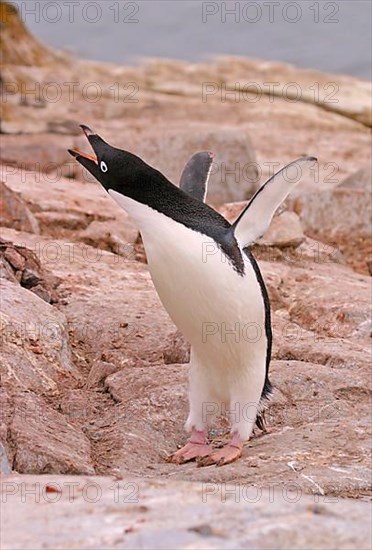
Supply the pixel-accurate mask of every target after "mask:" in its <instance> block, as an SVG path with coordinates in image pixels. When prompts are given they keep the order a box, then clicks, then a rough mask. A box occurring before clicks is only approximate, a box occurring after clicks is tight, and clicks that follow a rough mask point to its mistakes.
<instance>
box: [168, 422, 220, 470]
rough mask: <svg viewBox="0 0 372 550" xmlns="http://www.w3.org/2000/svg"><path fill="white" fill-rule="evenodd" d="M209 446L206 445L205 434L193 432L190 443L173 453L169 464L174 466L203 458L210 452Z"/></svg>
mask: <svg viewBox="0 0 372 550" xmlns="http://www.w3.org/2000/svg"><path fill="white" fill-rule="evenodd" d="M212 450H213V449H212V447H211V445H208V443H207V437H206V432H204V431H201V432H199V431H197V430H193V431H192V434H191V437H190V441H189V442H188V443H186V445H185V446H184V447H182V448H181V449H179V450H178V451H176V452H175V453H173V455H172V456H171V457H170V458H169V462H174V463H175V464H184V463H185V462H189V461H190V460H196V459H197V458H203V457H205V456H207V455H209V454H210V453H211V452H212Z"/></svg>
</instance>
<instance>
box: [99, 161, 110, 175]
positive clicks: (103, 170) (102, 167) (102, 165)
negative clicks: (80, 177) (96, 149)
mask: <svg viewBox="0 0 372 550" xmlns="http://www.w3.org/2000/svg"><path fill="white" fill-rule="evenodd" d="M100 166H101V170H102V172H107V170H108V168H107V164H106V163H105V162H104V161H103V160H101V164H100Z"/></svg>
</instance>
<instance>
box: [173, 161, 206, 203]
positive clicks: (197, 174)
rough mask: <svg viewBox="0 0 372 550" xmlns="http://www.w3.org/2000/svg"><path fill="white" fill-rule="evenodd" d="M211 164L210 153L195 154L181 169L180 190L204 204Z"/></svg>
mask: <svg viewBox="0 0 372 550" xmlns="http://www.w3.org/2000/svg"><path fill="white" fill-rule="evenodd" d="M212 163H213V155H212V153H209V152H208V151H200V152H199V153H195V155H193V156H192V157H191V158H190V160H189V161H188V162H187V163H186V166H185V168H184V169H183V172H182V175H181V179H180V188H181V189H182V190H183V191H185V193H188V194H189V195H191V196H192V197H194V198H195V199H198V200H200V201H201V202H204V200H205V196H206V194H207V184H208V178H209V174H210V172H211V168H212Z"/></svg>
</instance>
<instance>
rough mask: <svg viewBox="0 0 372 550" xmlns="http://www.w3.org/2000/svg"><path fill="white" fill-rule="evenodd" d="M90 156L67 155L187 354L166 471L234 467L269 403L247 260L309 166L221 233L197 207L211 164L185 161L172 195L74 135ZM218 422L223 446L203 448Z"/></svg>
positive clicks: (272, 183)
mask: <svg viewBox="0 0 372 550" xmlns="http://www.w3.org/2000/svg"><path fill="white" fill-rule="evenodd" d="M81 128H82V129H83V131H84V133H85V135H86V137H87V139H88V141H89V143H90V145H91V147H92V149H93V151H94V154H93V155H92V154H87V153H84V152H81V151H79V150H77V149H70V150H69V153H70V154H71V155H72V156H73V157H75V159H76V160H77V161H78V162H79V163H80V164H81V165H82V166H83V167H84V168H86V169H87V170H88V171H89V172H90V173H91V174H92V175H93V176H94V177H95V178H96V179H97V180H98V182H99V183H100V184H101V185H102V186H103V187H104V189H105V190H106V191H107V192H108V194H109V195H110V196H111V197H112V198H113V199H114V200H115V201H116V202H117V203H118V204H119V206H121V207H122V208H123V209H124V210H125V211H126V212H127V213H128V214H129V216H130V217H131V218H132V219H133V221H134V222H135V223H136V225H137V226H138V229H139V231H140V233H141V236H142V240H143V244H144V248H145V251H146V256H147V261H148V267H149V271H150V274H151V277H152V280H153V283H154V286H155V289H156V291H157V293H158V295H159V298H160V300H161V302H162V304H163V305H164V307H165V309H166V310H167V312H168V314H169V316H170V317H171V319H172V320H173V322H174V323H175V325H176V326H177V327H178V328H179V330H180V331H181V332H182V333H183V334H184V336H185V337H186V339H187V340H188V341H189V342H190V344H191V352H190V365H189V414H188V417H187V420H186V425H185V428H186V431H187V432H188V434H189V439H188V441H187V443H186V444H185V445H184V446H183V447H181V448H180V449H178V450H177V451H175V452H174V453H173V454H172V455H171V457H170V461H171V462H174V463H176V464H182V463H185V462H188V461H192V460H196V461H197V463H198V466H208V465H217V466H222V465H224V464H229V463H231V462H233V461H235V460H237V459H238V458H239V457H240V456H241V454H242V450H243V446H244V444H245V442H246V441H247V440H248V439H249V438H250V437H251V435H252V432H253V428H254V426H255V425H256V424H257V425H258V426H259V427H260V428H262V427H263V426H264V417H263V411H264V409H265V406H266V404H267V402H268V400H269V399H270V396H271V394H272V386H271V383H270V379H269V366H270V359H271V348H272V330H271V319H270V303H269V297H268V293H267V290H266V287H265V283H264V280H263V277H262V274H261V272H260V269H259V266H258V264H257V262H256V260H255V258H254V256H253V254H252V252H251V250H250V247H251V245H252V244H253V243H254V242H256V241H257V240H258V239H259V238H260V237H261V236H262V235H263V234H264V232H265V231H266V229H267V228H268V227H269V225H270V222H271V220H272V217H273V215H274V213H275V211H276V210H277V208H278V207H279V205H280V204H281V203H282V202H283V200H284V199H285V198H286V197H287V195H288V194H289V193H290V192H291V190H292V189H293V187H294V186H295V185H296V184H297V183H298V182H299V181H300V179H301V177H302V176H303V175H304V173H305V171H306V172H307V171H308V170H309V169H311V168H312V167H313V165H314V163H316V162H317V159H316V158H315V157H301V158H299V159H297V160H296V161H293V162H291V163H290V164H288V165H287V166H285V167H284V168H282V169H281V170H279V171H278V172H277V173H276V174H274V175H273V176H272V177H270V178H269V179H268V180H267V181H266V182H265V183H264V184H263V185H262V186H261V187H260V188H259V189H258V191H257V192H256V193H255V194H254V195H253V197H252V198H251V199H250V200H249V202H248V203H247V205H246V206H245V208H243V210H242V212H241V213H240V214H239V216H238V217H237V219H236V220H235V221H234V222H233V223H232V224H231V223H230V222H228V221H227V220H226V219H225V218H224V217H223V216H222V215H221V214H219V213H218V212H217V211H216V210H214V209H213V208H211V207H210V206H209V205H207V204H206V203H205V195H206V190H207V183H208V177H209V174H210V170H211V165H212V162H213V157H212V155H211V154H210V153H208V152H205V151H204V152H200V153H197V154H196V155H194V156H193V157H192V158H191V159H190V160H189V162H188V163H187V164H186V166H185V168H184V171H183V174H182V176H181V180H180V186H179V187H178V186H176V185H174V184H173V183H171V182H170V181H169V180H168V179H167V178H166V177H165V176H164V175H163V174H162V173H161V172H159V171H158V170H156V169H155V168H153V167H151V166H150V165H148V164H147V163H146V162H144V161H143V160H142V159H141V158H139V157H138V156H136V155H134V154H132V153H130V152H128V151H125V150H122V149H118V148H116V147H113V146H111V145H109V144H108V143H107V142H105V141H104V140H103V139H102V137H100V136H99V135H98V134H96V133H95V132H94V131H93V130H91V129H90V128H89V127H88V126H85V125H82V126H81ZM221 414H227V416H228V417H229V420H230V436H229V441H228V442H227V443H226V444H225V445H224V446H223V447H222V448H218V449H216V448H215V447H213V446H212V445H211V444H210V442H209V439H208V431H209V428H210V427H211V426H212V425H213V422H214V421H215V419H216V417H218V416H220V415H221Z"/></svg>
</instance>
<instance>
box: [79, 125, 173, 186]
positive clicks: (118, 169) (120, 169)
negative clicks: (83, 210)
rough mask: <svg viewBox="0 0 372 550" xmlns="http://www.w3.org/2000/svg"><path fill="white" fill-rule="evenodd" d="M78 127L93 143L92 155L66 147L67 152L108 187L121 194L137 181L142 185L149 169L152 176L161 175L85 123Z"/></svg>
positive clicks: (136, 183)
mask: <svg viewBox="0 0 372 550" xmlns="http://www.w3.org/2000/svg"><path fill="white" fill-rule="evenodd" d="M81 128H82V129H83V131H84V134H85V135H86V137H87V138H88V141H89V143H90V145H91V146H92V149H93V151H94V155H90V154H88V153H83V152H82V151H79V150H77V149H69V153H70V155H72V156H73V157H75V158H76V160H77V161H78V162H79V163H80V164H81V165H82V166H84V168H86V169H87V170H88V172H90V173H91V174H92V176H94V177H95V178H96V179H97V180H98V181H99V182H100V184H101V185H102V186H103V187H104V188H105V189H106V190H107V191H108V190H109V189H113V190H115V191H119V192H120V193H122V194H123V195H130V194H131V189H133V188H134V187H138V185H139V184H142V185H144V184H145V183H146V181H148V178H149V175H150V172H151V178H154V177H155V178H156V177H157V176H158V177H161V176H162V174H160V172H158V171H157V170H154V169H153V168H151V167H150V166H149V165H148V164H146V163H145V162H144V161H143V160H142V159H140V158H139V157H137V156H136V155H133V154H132V153H129V151H124V150H122V149H117V148H116V147H112V146H111V145H109V144H108V143H107V142H106V141H104V140H103V139H102V138H101V136H99V135H98V134H96V133H94V132H93V131H92V130H91V129H90V128H88V126H85V125H81ZM164 179H165V178H164Z"/></svg>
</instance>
